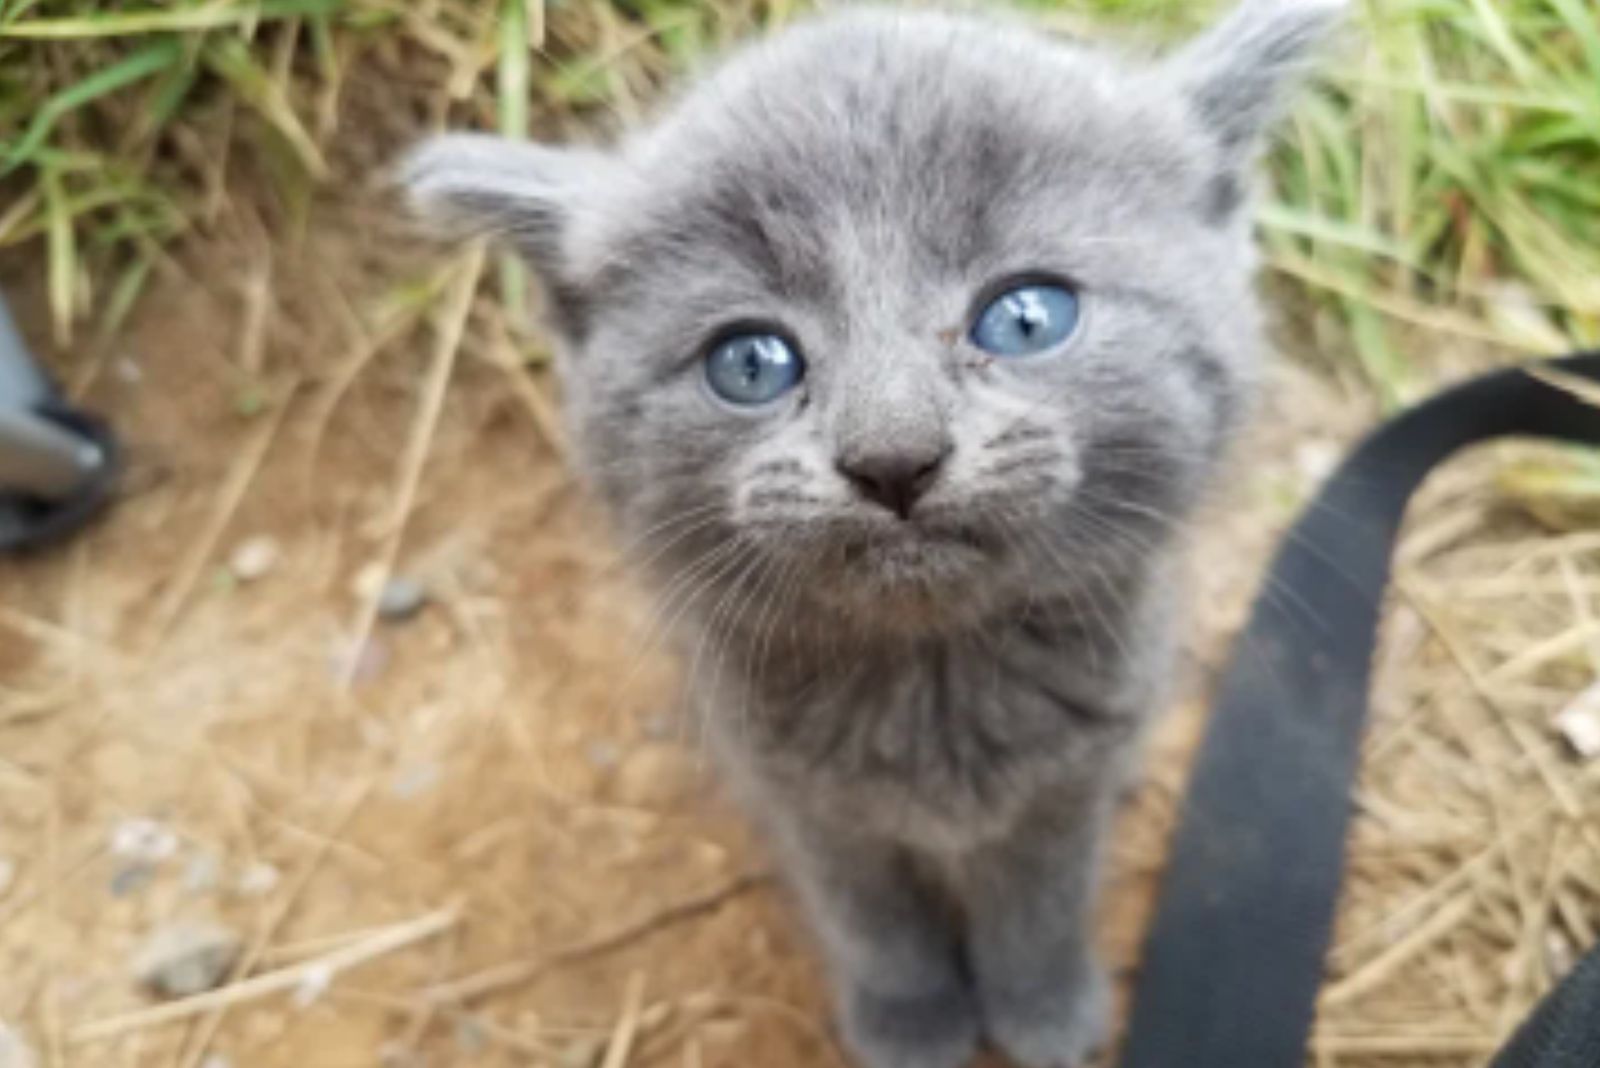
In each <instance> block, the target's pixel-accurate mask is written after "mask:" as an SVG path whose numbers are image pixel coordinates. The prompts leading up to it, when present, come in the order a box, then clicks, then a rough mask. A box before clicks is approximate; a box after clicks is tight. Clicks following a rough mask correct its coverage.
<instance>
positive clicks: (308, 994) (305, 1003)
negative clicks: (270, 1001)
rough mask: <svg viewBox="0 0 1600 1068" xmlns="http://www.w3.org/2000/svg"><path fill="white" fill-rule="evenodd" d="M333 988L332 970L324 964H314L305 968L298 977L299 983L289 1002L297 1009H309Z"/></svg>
mask: <svg viewBox="0 0 1600 1068" xmlns="http://www.w3.org/2000/svg"><path fill="white" fill-rule="evenodd" d="M331 986H333V969H332V968H330V967H328V966H327V965H326V964H314V965H312V966H311V967H309V968H307V969H306V971H305V974H304V975H303V976H301V977H300V982H299V984H298V985H296V986H295V988H294V994H293V995H292V996H291V997H290V999H289V1000H290V1001H292V1002H293V1003H294V1007H295V1008H297V1009H309V1008H310V1007H311V1006H313V1005H315V1004H316V1003H317V1002H319V1001H321V1000H322V996H323V995H324V994H326V993H327V992H328V988H329V987H331Z"/></svg>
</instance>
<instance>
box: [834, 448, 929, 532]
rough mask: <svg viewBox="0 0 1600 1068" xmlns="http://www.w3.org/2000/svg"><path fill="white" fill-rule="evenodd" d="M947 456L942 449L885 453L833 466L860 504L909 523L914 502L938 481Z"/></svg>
mask: <svg viewBox="0 0 1600 1068" xmlns="http://www.w3.org/2000/svg"><path fill="white" fill-rule="evenodd" d="M949 455H950V450H949V449H948V448H947V447H944V446H940V447H939V448H938V449H937V450H916V449H895V450H884V451H881V452H870V453H864V454H857V455H854V456H840V457H839V458H838V459H837V460H836V461H835V466H836V467H837V468H838V470H839V473H840V474H841V475H843V476H844V477H845V479H846V481H848V482H849V483H850V485H851V486H852V487H853V488H854V489H855V491H856V493H857V494H858V495H859V496H860V497H861V498H862V499H863V500H866V501H870V502H871V503H873V504H876V505H878V506H879V507H882V508H886V509H888V510H889V511H891V512H893V513H894V514H895V515H897V516H899V517H900V518H901V519H910V518H911V512H912V509H914V508H915V507H916V506H917V502H918V501H920V500H921V499H922V498H923V497H925V496H926V495H927V493H928V491H929V490H930V489H932V488H933V484H934V483H935V482H937V481H938V479H939V471H940V470H941V469H942V468H943V467H944V462H945V458H946V457H947V456H949Z"/></svg>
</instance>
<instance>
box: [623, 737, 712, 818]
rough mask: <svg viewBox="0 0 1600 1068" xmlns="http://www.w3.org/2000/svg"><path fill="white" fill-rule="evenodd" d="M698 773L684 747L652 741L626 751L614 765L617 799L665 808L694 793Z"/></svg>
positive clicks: (625, 802) (698, 781) (629, 803)
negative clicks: (628, 751)
mask: <svg viewBox="0 0 1600 1068" xmlns="http://www.w3.org/2000/svg"><path fill="white" fill-rule="evenodd" d="M699 785H700V776H699V774H698V773H697V772H696V771H695V767H694V762H693V761H691V760H690V759H689V756H688V755H687V754H686V753H684V751H683V750H681V749H679V748H678V747H676V746H672V745H663V744H661V743H660V742H652V743H650V744H648V745H642V746H640V747H639V748H638V749H635V750H634V751H633V752H631V753H629V754H628V756H627V759H625V760H624V761H623V762H622V766H621V767H620V768H618V769H617V777H616V783H615V790H616V795H617V800H619V801H621V802H622V803H623V804H625V805H633V806H636V807H638V808H668V807H671V806H674V805H678V804H681V803H682V802H684V801H686V800H688V799H689V798H690V797H693V796H694V793H695V791H696V789H697V788H698V787H699Z"/></svg>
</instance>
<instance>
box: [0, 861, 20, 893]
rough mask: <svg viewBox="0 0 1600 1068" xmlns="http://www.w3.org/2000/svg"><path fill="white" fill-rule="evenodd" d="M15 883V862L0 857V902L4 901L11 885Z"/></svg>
mask: <svg viewBox="0 0 1600 1068" xmlns="http://www.w3.org/2000/svg"><path fill="white" fill-rule="evenodd" d="M16 881H17V862H16V861H14V860H12V859H11V858H10V857H0V901H4V900H5V899H6V895H7V894H9V893H10V892H11V885H12V884H13V883H15V882H16Z"/></svg>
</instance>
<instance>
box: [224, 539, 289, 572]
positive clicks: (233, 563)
mask: <svg viewBox="0 0 1600 1068" xmlns="http://www.w3.org/2000/svg"><path fill="white" fill-rule="evenodd" d="M282 556H283V553H282V552H281V550H279V548H278V543H277V542H276V541H273V540H272V539H271V538H269V537H266V536H261V537H256V538H251V539H249V540H248V541H245V542H243V543H241V544H240V545H239V547H238V548H237V549H235V550H233V555H232V556H230V557H229V558H228V570H229V571H232V572H233V577H234V578H236V579H238V580H239V581H240V582H254V581H256V579H259V578H265V577H266V575H267V573H268V572H270V571H271V570H272V569H273V568H275V567H277V566H278V561H279V559H281V558H282Z"/></svg>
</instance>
